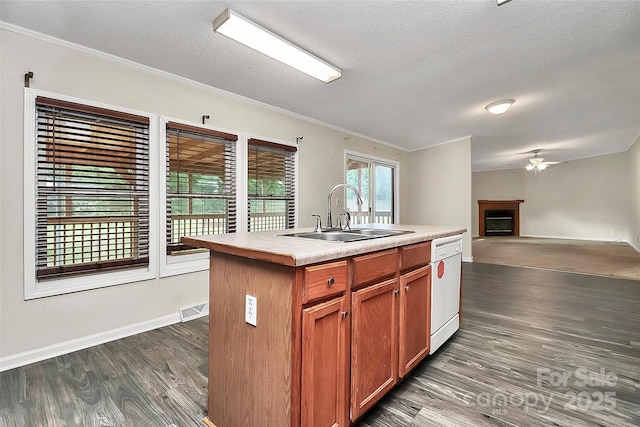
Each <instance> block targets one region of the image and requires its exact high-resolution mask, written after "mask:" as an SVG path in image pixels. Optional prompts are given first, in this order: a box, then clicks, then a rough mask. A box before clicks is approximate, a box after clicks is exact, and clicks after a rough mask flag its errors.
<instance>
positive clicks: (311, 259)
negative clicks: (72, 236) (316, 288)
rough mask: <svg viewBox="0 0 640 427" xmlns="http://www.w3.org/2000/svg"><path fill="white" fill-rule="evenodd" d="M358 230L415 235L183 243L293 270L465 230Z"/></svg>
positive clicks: (232, 236) (243, 237) (210, 238)
mask: <svg viewBox="0 0 640 427" xmlns="http://www.w3.org/2000/svg"><path fill="white" fill-rule="evenodd" d="M357 228H377V229H390V230H403V231H412V232H413V233H407V234H400V235H394V236H389V237H378V238H373V239H368V240H361V241H355V242H328V241H323V240H314V239H306V238H299V237H290V236H283V234H292V233H301V232H311V231H313V228H296V229H289V230H277V231H258V232H251V233H228V234H214V235H207V236H193V237H183V238H182V241H183V243H185V244H187V245H191V246H196V247H200V248H206V249H209V250H211V251H213V252H220V253H225V254H230V255H237V256H241V257H245V258H251V259H258V260H262V261H268V262H273V263H277V264H282V265H288V266H292V267H297V266H302V265H308V264H315V263H319V262H324V261H330V260H334V259H339V258H345V257H349V256H353V255H360V254H364V253H369V252H374V251H379V250H383V249H390V248H395V247H399V246H406V245H411V244H414V243H420V242H426V241H429V240H433V239H437V238H439V237H447V236H453V235H456V234H461V233H464V232H465V231H467V230H466V228H461V227H455V226H432V225H407V224H363V225H358V226H353V227H352V229H353V230H354V231H355V230H356V229H357Z"/></svg>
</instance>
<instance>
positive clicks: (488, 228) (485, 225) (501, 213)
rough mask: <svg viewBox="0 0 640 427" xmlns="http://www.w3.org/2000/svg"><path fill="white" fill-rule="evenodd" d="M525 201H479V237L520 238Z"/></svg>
mask: <svg viewBox="0 0 640 427" xmlns="http://www.w3.org/2000/svg"><path fill="white" fill-rule="evenodd" d="M523 202H524V200H478V214H479V215H478V220H479V221H478V223H479V224H478V235H479V236H480V237H484V236H519V235H520V203H523Z"/></svg>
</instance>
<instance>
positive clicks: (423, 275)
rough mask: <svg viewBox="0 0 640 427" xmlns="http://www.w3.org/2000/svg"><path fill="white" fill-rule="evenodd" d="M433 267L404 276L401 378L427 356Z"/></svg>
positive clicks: (401, 313) (401, 291)
mask: <svg viewBox="0 0 640 427" xmlns="http://www.w3.org/2000/svg"><path fill="white" fill-rule="evenodd" d="M430 321H431V266H428V265H427V266H425V267H422V268H419V269H417V270H413V271H411V272H409V273H407V274H404V275H402V276H400V377H404V376H405V374H407V373H408V372H409V371H411V370H412V369H413V368H414V367H415V366H416V365H417V364H418V363H420V361H421V360H422V359H424V358H425V357H426V356H427V354H429V341H430V337H431V327H430V323H431V322H430Z"/></svg>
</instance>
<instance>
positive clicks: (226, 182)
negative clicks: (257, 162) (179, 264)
mask: <svg viewBox="0 0 640 427" xmlns="http://www.w3.org/2000/svg"><path fill="white" fill-rule="evenodd" d="M237 139H238V136H237V135H233V134H229V133H224V132H219V131H215V130H211V129H206V128H200V127H196V126H191V125H185V124H181V123H175V122H169V123H167V125H166V142H167V144H166V147H167V148H166V156H167V157H166V165H167V166H166V174H167V175H166V218H167V219H166V252H167V255H176V254H184V253H185V251H191V250H195V249H196V248H193V247H189V246H186V245H184V244H182V243H181V241H180V239H181V238H182V237H184V236H195V235H202V234H220V233H233V232H235V231H236V160H235V151H236V141H237Z"/></svg>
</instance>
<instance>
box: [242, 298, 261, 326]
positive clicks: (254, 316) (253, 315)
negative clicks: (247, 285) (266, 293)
mask: <svg viewBox="0 0 640 427" xmlns="http://www.w3.org/2000/svg"><path fill="white" fill-rule="evenodd" d="M244 321H245V322H247V323H248V324H250V325H253V326H258V325H257V323H258V299H257V298H256V297H254V296H251V295H247V296H246V299H245V305H244Z"/></svg>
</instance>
